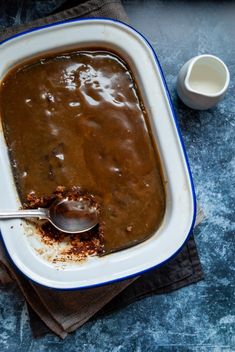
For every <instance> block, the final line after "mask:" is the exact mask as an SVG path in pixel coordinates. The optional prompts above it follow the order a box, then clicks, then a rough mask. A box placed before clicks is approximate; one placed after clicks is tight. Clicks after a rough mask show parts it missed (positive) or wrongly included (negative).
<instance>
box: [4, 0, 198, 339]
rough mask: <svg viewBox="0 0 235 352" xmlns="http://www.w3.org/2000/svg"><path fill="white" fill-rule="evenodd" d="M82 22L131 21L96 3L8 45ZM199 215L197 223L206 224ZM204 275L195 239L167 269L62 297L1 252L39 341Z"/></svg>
mask: <svg viewBox="0 0 235 352" xmlns="http://www.w3.org/2000/svg"><path fill="white" fill-rule="evenodd" d="M77 17H111V18H115V19H119V20H122V21H127V16H126V14H125V11H124V9H123V7H122V5H121V2H120V1H119V0H90V1H87V2H85V3H84V2H83V3H82V4H80V5H78V6H75V7H73V8H69V9H66V10H64V11H62V12H59V13H55V14H53V15H51V16H49V17H46V18H43V19H38V20H36V21H33V22H31V23H28V24H24V25H19V26H15V27H12V28H6V29H5V30H4V31H3V32H2V33H1V34H0V40H3V39H5V38H7V37H9V36H11V35H13V34H15V33H18V32H20V31H23V30H25V29H28V28H33V27H37V26H41V25H45V24H47V23H53V22H58V21H61V20H65V19H72V18H77ZM202 217H203V215H202V212H201V211H200V212H199V213H198V215H197V223H198V222H200V221H201V220H202ZM202 276H203V274H202V270H201V265H200V261H199V258H198V255H197V249H196V245H195V242H194V239H193V236H191V237H190V239H189V241H188V242H187V244H186V245H185V246H184V248H183V249H182V250H181V252H180V253H179V254H178V255H177V256H176V257H175V258H174V259H172V260H171V261H170V262H169V263H167V264H166V265H164V266H163V267H161V268H157V269H153V270H151V271H149V272H147V273H145V274H143V275H141V276H139V277H135V278H131V279H128V280H124V281H121V282H117V283H114V284H110V285H106V286H103V287H97V288H94V289H88V290H82V291H66V292H64V291H56V290H52V289H48V288H44V287H41V286H38V285H36V284H34V283H32V282H30V281H29V280H28V279H26V278H25V277H24V276H23V275H21V274H20V273H19V272H18V271H17V270H16V269H15V268H14V267H13V266H12V264H11V263H10V262H9V260H8V259H7V258H6V256H5V252H4V249H3V247H2V245H1V246H0V282H2V283H5V282H9V280H11V279H12V280H15V281H16V282H17V283H18V285H19V288H20V290H21V292H22V294H23V295H24V297H25V299H26V301H27V303H28V307H29V314H30V322H31V327H32V331H33V334H34V336H35V337H37V336H42V335H43V334H45V333H47V332H48V331H50V330H51V331H53V332H54V333H56V334H57V335H58V336H60V337H61V338H65V337H66V336H67V334H68V333H69V332H72V331H74V330H75V329H77V328H79V327H80V326H81V325H83V324H84V323H85V322H87V321H88V320H89V319H91V318H98V317H99V316H101V315H104V314H107V313H110V312H111V311H112V310H114V309H117V308H119V307H122V306H125V305H127V304H129V303H132V302H134V301H135V300H137V299H140V298H142V297H145V296H147V295H150V294H156V293H166V292H170V291H172V290H175V289H178V288H180V287H183V286H185V285H188V284H191V283H193V282H196V281H198V280H200V279H202Z"/></svg>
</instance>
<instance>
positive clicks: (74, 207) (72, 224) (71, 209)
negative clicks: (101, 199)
mask: <svg viewBox="0 0 235 352" xmlns="http://www.w3.org/2000/svg"><path fill="white" fill-rule="evenodd" d="M11 218H39V219H46V220H49V221H50V222H51V223H52V225H54V226H55V227H56V228H57V229H58V230H60V231H63V232H66V233H70V234H73V233H81V232H85V231H88V230H90V229H92V228H93V227H94V226H95V225H97V224H98V208H97V206H95V205H94V202H91V201H90V200H89V199H82V198H81V199H80V200H76V201H74V200H69V199H68V198H65V199H60V200H58V201H55V202H54V203H52V205H51V206H50V208H38V209H29V210H28V209H27V210H17V211H1V212H0V219H11Z"/></svg>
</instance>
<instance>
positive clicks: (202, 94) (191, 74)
mask: <svg viewBox="0 0 235 352" xmlns="http://www.w3.org/2000/svg"><path fill="white" fill-rule="evenodd" d="M229 79H230V77H229V71H228V68H227V67H226V65H225V64H224V63H223V61H222V60H220V59H219V58H217V57H216V56H213V55H200V56H196V57H194V58H192V59H191V60H190V61H188V62H187V63H186V64H185V65H184V66H183V67H182V69H181V70H180V73H179V76H178V80H177V92H178V95H179V97H180V98H181V100H182V101H183V102H184V103H185V104H186V105H188V106H189V107H192V108H194V109H200V110H204V109H209V108H211V107H212V106H214V105H216V104H217V103H218V101H219V100H221V99H222V97H223V96H224V94H225V92H226V90H227V88H228V85H229Z"/></svg>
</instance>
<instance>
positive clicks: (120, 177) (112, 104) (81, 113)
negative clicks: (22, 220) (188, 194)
mask: <svg viewBox="0 0 235 352" xmlns="http://www.w3.org/2000/svg"><path fill="white" fill-rule="evenodd" d="M156 98H157V97H156ZM1 118H2V124H3V130H4V135H5V138H6V142H7V145H8V148H9V153H10V158H11V162H12V167H13V173H14V177H15V180H16V184H17V187H18V191H19V194H20V197H21V200H22V202H24V201H25V200H26V197H27V195H28V194H29V193H30V192H32V191H34V192H35V193H36V194H37V195H38V196H40V195H50V194H51V193H52V192H53V191H54V190H55V189H56V187H57V186H59V185H63V186H65V187H73V186H78V187H80V188H81V189H82V190H84V192H88V193H90V194H92V195H94V196H95V198H96V199H97V201H98V202H99V204H100V206H101V215H100V218H101V221H102V223H103V225H104V249H105V252H106V253H108V252H111V251H115V250H119V249H121V248H125V247H129V246H131V245H134V244H136V243H138V242H141V241H143V240H145V239H146V238H148V237H149V236H150V235H151V234H152V233H153V232H154V231H155V230H156V229H157V228H158V227H159V225H160V224H161V222H162V219H163V216H164V212H165V192H164V187H163V182H162V178H161V166H160V163H159V158H158V155H157V152H156V149H155V148H154V146H153V142H152V138H151V131H149V128H148V127H147V126H148V124H147V123H146V121H147V116H146V113H145V111H144V109H143V105H142V103H141V100H140V97H139V94H138V90H137V88H136V85H135V82H134V79H133V77H132V73H131V72H130V69H129V68H128V67H127V66H126V64H125V63H124V62H123V61H122V60H121V59H119V58H118V57H117V56H116V55H114V54H112V53H110V52H108V51H104V50H102V51H101V50H100V51H99V50H96V51H77V52H70V53H66V54H57V55H54V56H51V57H50V56H49V57H45V58H43V59H34V60H32V61H29V62H26V63H24V65H22V66H20V67H18V68H15V69H14V68H13V69H12V70H11V71H10V72H9V73H8V75H7V76H6V77H5V79H4V80H3V82H2V86H1Z"/></svg>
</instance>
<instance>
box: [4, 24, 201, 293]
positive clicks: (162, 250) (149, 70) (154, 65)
mask: <svg viewBox="0 0 235 352" xmlns="http://www.w3.org/2000/svg"><path fill="white" fill-rule="evenodd" d="M88 47H94V48H97V47H103V48H106V49H110V50H112V51H114V52H116V53H118V54H119V55H120V56H121V57H122V58H123V59H124V60H125V61H126V62H127V63H128V64H129V65H130V67H131V70H132V72H133V74H134V77H135V79H136V81H137V84H138V86H139V89H140V92H141V95H142V99H143V102H144V105H145V108H146V110H147V112H148V116H149V119H150V123H151V128H152V131H153V135H154V139H155V142H156V144H157V147H158V151H159V154H160V158H161V163H162V166H163V172H164V181H165V185H166V198H167V199H166V213H165V217H164V220H163V223H162V225H161V227H160V228H159V229H158V230H157V231H156V233H154V234H153V235H152V237H151V238H149V239H148V240H146V241H145V242H143V243H141V244H138V245H136V246H134V247H131V248H129V249H125V250H122V251H119V252H117V253H112V254H109V255H107V256H104V257H91V258H89V259H87V260H85V261H84V262H81V263H74V264H71V263H70V264H66V263H61V264H58V263H57V264H53V263H50V262H49V261H46V260H44V259H42V257H41V256H40V255H39V254H38V253H37V252H36V251H35V249H34V241H33V240H32V238H33V234H32V233H31V234H30V236H29V234H28V233H27V231H28V230H27V227H25V226H24V222H22V221H20V220H17V219H16V220H2V221H0V229H1V235H2V240H3V243H4V245H5V247H6V250H7V252H8V254H9V257H10V258H11V260H12V261H13V263H14V264H15V266H16V267H17V268H18V269H19V270H20V271H21V272H22V273H23V274H24V275H26V276H27V277H28V278H29V279H31V280H33V281H34V282H36V283H38V284H41V285H44V286H47V287H51V288H57V289H79V288H88V287H94V286H97V285H102V284H106V283H111V282H114V281H117V280H121V279H125V278H128V277H131V276H134V275H137V274H138V275H139V274H140V273H142V272H144V271H146V270H149V269H151V268H153V267H156V266H159V265H162V264H163V263H165V262H166V261H167V260H169V259H170V258H171V257H172V256H174V255H175V254H176V253H177V252H178V251H179V250H180V248H181V247H182V246H183V244H184V243H185V241H186V240H187V238H188V236H189V234H190V232H191V230H192V228H193V225H194V221H195V213H196V202H195V194H194V188H193V183H192V177H191V173H190V170H189V165H188V161H187V157H186V153H185V149H184V146H183V142H182V138H181V136H180V132H179V129H178V126H177V122H176V118H175V115H174V112H173V108H172V104H171V101H170V97H169V93H168V90H167V87H166V83H165V80H164V77H163V74H162V70H161V67H160V65H159V62H158V59H157V56H156V54H155V52H154V50H153V48H152V47H151V45H150V44H149V43H148V41H147V40H146V39H145V38H144V37H143V36H142V35H141V34H140V33H138V32H137V31H136V30H135V29H133V28H131V27H130V26H128V25H126V24H124V23H121V22H118V21H115V20H111V19H102V18H96V19H79V20H72V21H67V22H62V23H56V24H52V25H48V26H43V27H39V28H36V29H32V30H29V31H26V32H22V33H20V34H17V35H15V36H13V37H11V38H10V39H7V40H5V41H4V42H2V43H1V45H0V62H1V65H0V79H2V78H3V77H4V75H5V74H6V73H7V72H8V70H9V69H10V68H12V67H13V66H14V65H16V64H19V63H20V62H21V61H23V60H25V59H28V58H31V57H33V56H38V55H40V54H43V53H48V52H56V51H62V50H64V49H68V48H69V49H71V48H76V49H79V48H88ZM16 118H17V117H16ZM0 170H1V172H0V209H2V210H5V209H12V210H14V209H18V208H19V207H20V201H19V197H18V194H17V190H16V187H15V184H14V180H13V175H12V171H11V167H10V161H9V157H8V152H7V147H6V143H5V140H4V136H3V132H2V127H1V126H0ZM143 220H144V219H143ZM22 224H23V226H22ZM29 238H31V240H29ZM35 246H36V244H35ZM50 250H51V249H50Z"/></svg>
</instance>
